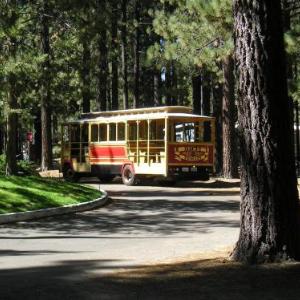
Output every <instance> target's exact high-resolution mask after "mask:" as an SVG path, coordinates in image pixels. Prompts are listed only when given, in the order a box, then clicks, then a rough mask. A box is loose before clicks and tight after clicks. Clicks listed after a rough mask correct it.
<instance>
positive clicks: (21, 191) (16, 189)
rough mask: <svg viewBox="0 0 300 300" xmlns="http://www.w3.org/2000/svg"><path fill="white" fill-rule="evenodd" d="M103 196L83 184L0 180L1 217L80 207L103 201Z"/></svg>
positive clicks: (37, 180)
mask: <svg viewBox="0 0 300 300" xmlns="http://www.w3.org/2000/svg"><path fill="white" fill-rule="evenodd" d="M100 196H101V194H100V192H99V191H97V190H95V189H92V188H89V187H86V186H83V185H79V184H74V183H69V182H65V181H63V180H57V179H47V178H41V177H35V176H28V177H20V176H11V177H5V176H0V213H2V214H3V213H11V212H22V211H28V210H36V209H42V208H48V207H58V206H63V205H67V204H76V203H81V202H85V201H89V200H93V199H96V198H99V197H100Z"/></svg>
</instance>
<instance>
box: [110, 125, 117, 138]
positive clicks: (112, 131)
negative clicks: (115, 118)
mask: <svg viewBox="0 0 300 300" xmlns="http://www.w3.org/2000/svg"><path fill="white" fill-rule="evenodd" d="M109 140H110V141H116V140H117V124H116V123H111V124H109Z"/></svg>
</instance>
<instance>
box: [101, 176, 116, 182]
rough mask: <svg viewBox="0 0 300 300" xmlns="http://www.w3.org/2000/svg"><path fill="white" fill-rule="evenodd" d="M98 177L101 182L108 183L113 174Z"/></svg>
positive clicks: (112, 178)
mask: <svg viewBox="0 0 300 300" xmlns="http://www.w3.org/2000/svg"><path fill="white" fill-rule="evenodd" d="M98 178H99V180H100V181H101V182H102V183H109V182H112V181H113V180H114V178H115V176H105V177H101V176H99V177H98Z"/></svg>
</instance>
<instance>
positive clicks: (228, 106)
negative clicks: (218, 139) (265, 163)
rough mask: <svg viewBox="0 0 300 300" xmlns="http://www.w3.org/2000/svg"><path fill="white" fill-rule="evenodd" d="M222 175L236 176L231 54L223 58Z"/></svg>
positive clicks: (227, 176) (232, 62) (226, 176)
mask: <svg viewBox="0 0 300 300" xmlns="http://www.w3.org/2000/svg"><path fill="white" fill-rule="evenodd" d="M223 77H224V85H223V104H222V118H223V176H224V177H225V178H238V164H237V152H236V151H237V148H236V146H237V145H236V136H235V117H236V116H235V115H236V114H235V103H234V61H233V58H232V56H231V55H229V56H227V57H226V58H225V59H224V60H223Z"/></svg>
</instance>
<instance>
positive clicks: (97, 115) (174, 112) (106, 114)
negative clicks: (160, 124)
mask: <svg viewBox="0 0 300 300" xmlns="http://www.w3.org/2000/svg"><path fill="white" fill-rule="evenodd" d="M166 117H170V118H203V119H214V118H213V117H208V116H202V115H196V114H193V113H192V108H190V107H186V106H162V107H151V108H136V109H126V110H116V111H103V112H90V113H84V114H82V115H81V118H80V119H79V120H77V121H71V122H68V123H86V122H101V121H103V122H122V121H123V122H124V121H130V120H149V119H150V120H154V119H164V118H166Z"/></svg>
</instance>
